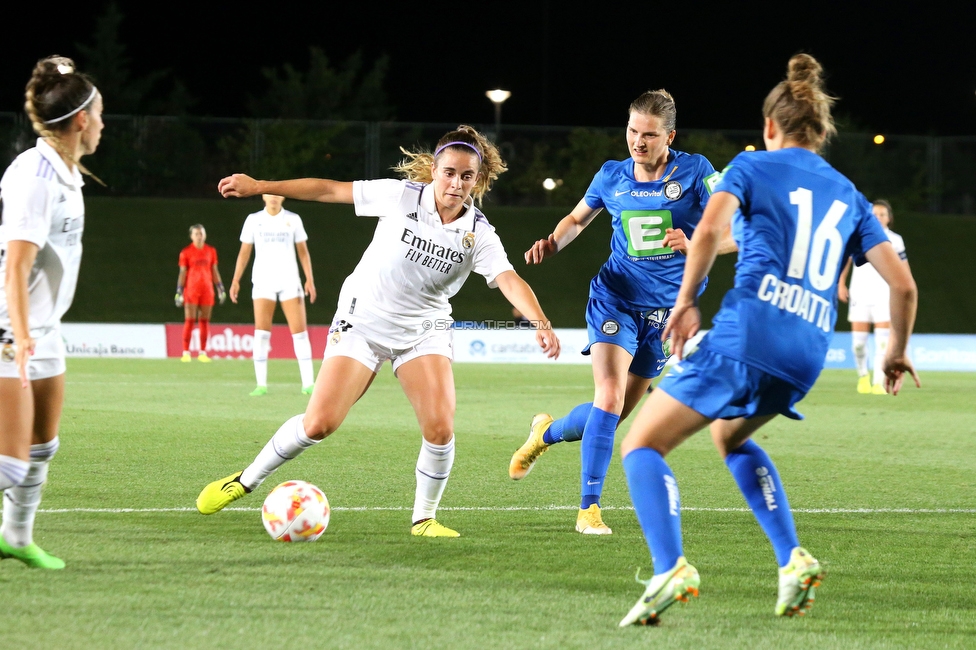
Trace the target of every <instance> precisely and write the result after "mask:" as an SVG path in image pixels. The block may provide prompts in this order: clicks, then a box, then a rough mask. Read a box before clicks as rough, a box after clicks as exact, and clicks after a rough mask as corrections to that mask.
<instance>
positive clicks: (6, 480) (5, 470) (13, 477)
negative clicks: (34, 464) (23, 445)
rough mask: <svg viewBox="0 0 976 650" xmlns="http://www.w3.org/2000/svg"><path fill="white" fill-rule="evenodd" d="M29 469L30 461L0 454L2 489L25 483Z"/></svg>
mask: <svg viewBox="0 0 976 650" xmlns="http://www.w3.org/2000/svg"><path fill="white" fill-rule="evenodd" d="M29 469H30V463H29V462H28V461H26V460H21V459H19V458H14V457H13V456H2V455H0V490H6V489H8V488H12V487H14V486H15V485H20V484H21V483H23V482H24V477H25V476H27V471H28V470H29Z"/></svg>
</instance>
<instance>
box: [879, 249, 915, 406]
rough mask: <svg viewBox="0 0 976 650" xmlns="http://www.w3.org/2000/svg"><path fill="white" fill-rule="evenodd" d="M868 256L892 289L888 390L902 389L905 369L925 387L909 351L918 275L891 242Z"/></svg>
mask: <svg viewBox="0 0 976 650" xmlns="http://www.w3.org/2000/svg"><path fill="white" fill-rule="evenodd" d="M865 257H867V258H868V262H870V263H871V265H872V266H874V268H875V269H877V271H878V273H879V274H880V275H881V277H882V278H883V279H884V281H885V282H887V283H888V288H889V289H890V290H891V298H890V301H891V302H890V311H891V333H890V335H889V338H888V350H887V353H886V354H885V362H884V373H885V390H887V391H888V392H889V393H891V394H892V395H897V394H898V391H899V390H901V385H902V381H903V380H904V378H905V373H908V374H909V375H911V377H912V379H914V380H915V385H916V386H918V387H919V388H921V387H922V382H921V381H920V380H919V378H918V373H916V372H915V367H914V366H913V365H912V362H911V360H910V359H909V358H908V356H907V353H906V350H907V349H908V339H909V337H911V335H912V330H913V329H914V328H915V312H916V310H917V309H918V287H917V286H916V285H915V278H913V277H912V272H911V269H909V267H908V264H905V263H904V262H903V261H902V260H901V259H900V258H899V257H898V253H896V252H895V248H894V246H892V245H891V242H882V243H880V244H878V245H877V246H875V247H874V248H872V249H871V250H869V251H868V252H867V254H866V255H865Z"/></svg>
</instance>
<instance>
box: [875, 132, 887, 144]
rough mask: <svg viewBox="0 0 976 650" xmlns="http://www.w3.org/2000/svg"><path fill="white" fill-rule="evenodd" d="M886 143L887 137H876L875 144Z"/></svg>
mask: <svg viewBox="0 0 976 650" xmlns="http://www.w3.org/2000/svg"><path fill="white" fill-rule="evenodd" d="M884 141H885V137H884V136H883V135H881V134H880V133H879V134H878V135H876V136H874V144H884Z"/></svg>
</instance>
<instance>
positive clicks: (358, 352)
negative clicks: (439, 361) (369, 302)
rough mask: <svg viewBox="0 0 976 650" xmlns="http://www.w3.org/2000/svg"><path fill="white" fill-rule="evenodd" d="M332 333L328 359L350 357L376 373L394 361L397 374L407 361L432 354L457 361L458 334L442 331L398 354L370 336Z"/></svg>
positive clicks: (351, 330) (354, 332)
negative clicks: (455, 343)
mask: <svg viewBox="0 0 976 650" xmlns="http://www.w3.org/2000/svg"><path fill="white" fill-rule="evenodd" d="M333 329H334V330H335V331H331V332H330V333H329V342H328V344H327V345H326V346H325V356H324V357H323V358H324V359H328V358H330V357H349V358H351V359H355V360H356V361H358V362H360V363H361V364H363V365H364V366H366V367H367V368H369V369H370V370H372V371H373V372H379V370H380V368H382V367H383V363H385V362H386V361H387V360H390V362H392V364H393V373H394V374H396V371H397V369H398V368H399V367H400V366H402V365H403V364H405V363H406V362H407V361H411V360H412V359H416V358H417V357H422V356H424V355H428V354H439V355H441V356H442V357H447V358H448V359H450V360H451V361H454V332H453V331H452V330H441V331H437V332H434V333H433V334H431V335H430V336H428V337H426V338H423V339H421V340H420V341H418V342H417V343H416V344H415V345H413V346H411V347H409V348H404V349H402V350H397V349H394V348H389V347H386V346H384V345H379V344H377V343H375V342H373V341H371V340H370V339H369V338H368V335H367V334H365V333H364V332H362V331H361V330H357V329H356V328H355V327H350V328H349V329H346V330H345V331H341V330H338V329H335V328H333Z"/></svg>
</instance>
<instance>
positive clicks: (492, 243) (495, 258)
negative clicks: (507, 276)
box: [472, 222, 515, 289]
mask: <svg viewBox="0 0 976 650" xmlns="http://www.w3.org/2000/svg"><path fill="white" fill-rule="evenodd" d="M479 230H481V232H480V233H477V234H478V235H480V240H481V241H478V242H477V245H476V246H475V251H474V268H473V269H472V270H473V271H474V272H475V273H477V274H478V275H481V276H484V278H485V280H486V281H487V282H488V286H489V287H491V288H492V289H495V288H497V287H498V284H497V283H496V282H495V278H497V277H498V276H499V275H501V274H502V273H504V272H505V271H514V270H515V269H514V267H513V266H512V263H511V262H509V261H508V255H507V254H506V253H505V247H504V246H503V245H502V240H501V239H499V238H498V235H497V234H496V233H495V229H494V228H493V227H492V226H490V225H488V223H487V222H485V223H484V225H483V226H482V228H480V229H479Z"/></svg>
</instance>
